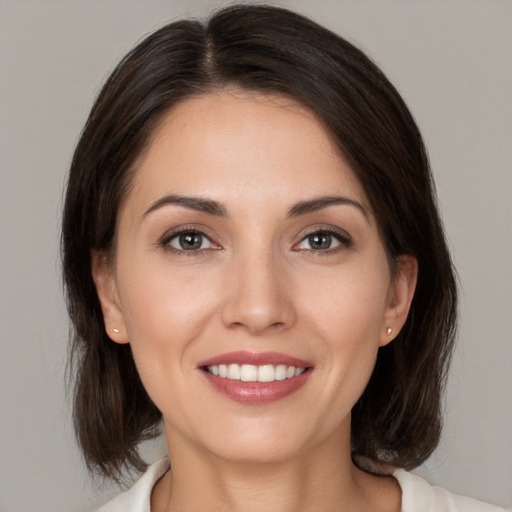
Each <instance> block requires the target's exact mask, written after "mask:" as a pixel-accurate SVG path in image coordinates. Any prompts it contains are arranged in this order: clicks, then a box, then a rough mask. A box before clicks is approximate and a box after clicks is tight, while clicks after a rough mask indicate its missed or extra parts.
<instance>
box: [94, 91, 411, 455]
mask: <svg viewBox="0 0 512 512" xmlns="http://www.w3.org/2000/svg"><path fill="white" fill-rule="evenodd" d="M102 261H103V260H102V259H101V257H99V256H98V255H96V258H95V263H94V278H95V281H96V285H97V288H98V292H99V295H100V299H101V302H102V306H103V310H104V314H105V323H106V328H107V331H108V332H109V335H110V336H111V337H112V339H113V340H114V341H115V342H118V343H126V342H129V343H130V345H131V347H132V350H133V356H134V358H135V362H136V365H137V368H138V371H139V373H140V377H141V379H142V382H143V384H144V386H145V388H146V390H147V392H148V393H149V395H150V397H151V399H152V400H153V401H154V403H155V404H156V405H157V407H158V408H159V409H160V410H161V411H162V413H163V416H164V419H165V428H166V433H167V437H168V442H169V445H170V447H171V448H172V446H173V445H174V444H175V445H178V444H180V445H181V446H183V445H187V446H189V447H192V448H194V449H197V450H199V452H204V453H209V454H214V455H217V456H220V457H223V458H228V459H233V460H239V461H248V460H251V461H270V460H284V459H286V458H287V457H291V456H293V455H294V454H297V453H306V452H307V451H308V450H310V449H313V448H314V447H315V446H318V445H319V443H329V440H336V443H338V444H339V440H340V438H344V439H346V440H349V431H350V410H351V408H352V406H353V405H354V403H355V402H356V401H357V399H358V398H359V396H360V395H361V393H362V392H363V390H364V388H365V386H366V384H367V382H368V379H369V377H370V375H371V373H372V370H373V366H374V362H375V358H376V355H377V351H378V348H379V346H382V345H384V344H386V343H388V342H389V341H390V340H391V339H392V338H393V337H394V335H396V333H397V332H398V330H399V329H400V328H401V326H402V324H403V322H404V321H405V317H406V314H407V309H408V306H409V302H410V299H411V295H412V291H413V288H414V275H415V264H414V261H413V260H412V259H411V258H404V260H403V262H402V263H403V265H402V269H406V270H402V271H399V272H398V276H397V278H396V279H392V278H391V275H390V271H389V266H388V261H387V258H386V254H385V251H384V248H383V244H382V241H381V239H380V237H379V234H378V229H377V225H376V221H375V218H374V217H373V214H372V210H371V205H369V204H368V201H367V199H366V197H365V195H364V193H363V191H362V189H361V187H360V186H359V184H358V182H357V181H356V179H355V177H354V174H353V172H352V171H351V169H350V168H349V167H348V165H347V164H346V162H345V161H344V160H343V159H342V158H341V157H340V156H339V154H338V153H337V152H336V150H335V148H334V146H333V144H332V142H331V140H330V138H329V136H328V135H327V133H326V131H325V130H324V129H323V127H322V125H321V124H320V123H319V121H318V120H317V119H316V118H315V116H314V115H312V114H311V113H310V112H309V111H307V110H305V109H304V108H301V107H299V106H297V105H296V104H294V103H293V102H291V101H290V100H286V99H283V98H278V97H270V96H263V95H256V94H249V93H245V94H243V93H240V92H238V93H234V92H232V93H229V92H219V93H215V94H213V93H212V94H208V95H203V96H200V97H198V98H194V99H189V100H187V101H184V102H182V103H181V104H179V105H178V106H177V107H176V108H174V109H173V110H172V111H171V112H169V113H168V114H167V115H166V116H165V118H164V119H163V120H162V122H161V123H160V124H159V126H158V128H157V129H156V131H155V133H154V135H153V137H152V140H151V142H150V144H149V146H148V148H147V151H146V152H145V153H144V154H143V155H142V157H141V158H140V160H139V162H138V164H137V170H136V174H135V178H134V182H133V186H132V188H131V189H130V191H129V193H128V195H127V197H126V199H125V201H124V203H123V205H122V208H121V211H120V212H119V221H118V236H117V251H116V260H115V263H114V265H113V268H107V267H106V266H105V265H103V264H102ZM388 327H390V328H391V329H393V334H392V335H391V336H388V334H387V329H388ZM112 329H117V330H118V331H119V332H113V331H112ZM226 374H227V376H225V375H226ZM347 443H348V441H347ZM347 443H345V444H347ZM205 450H206V451H205Z"/></svg>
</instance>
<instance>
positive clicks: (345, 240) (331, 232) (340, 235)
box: [293, 228, 352, 256]
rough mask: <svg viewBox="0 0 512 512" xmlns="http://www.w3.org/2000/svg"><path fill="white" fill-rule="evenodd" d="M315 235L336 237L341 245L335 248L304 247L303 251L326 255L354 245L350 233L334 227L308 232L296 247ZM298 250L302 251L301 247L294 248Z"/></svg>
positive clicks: (315, 254) (313, 254)
mask: <svg viewBox="0 0 512 512" xmlns="http://www.w3.org/2000/svg"><path fill="white" fill-rule="evenodd" d="M313 235H328V236H330V237H332V238H334V239H335V240H336V241H337V242H339V245H338V246H336V247H333V248H329V249H318V250H315V249H303V251H307V252H308V253H309V254H311V255H312V256H325V255H328V254H333V253H337V252H340V251H342V250H344V249H348V248H350V247H351V246H352V240H351V239H350V237H349V235H348V233H346V232H340V231H338V230H337V229H334V228H315V229H312V230H311V231H309V232H308V233H306V234H305V235H304V236H303V237H302V238H301V240H300V242H299V243H298V244H295V246H294V247H296V246H297V245H300V244H302V243H304V241H305V240H307V239H308V238H309V237H311V236H313ZM293 250H296V251H297V252H298V251H300V249H293Z"/></svg>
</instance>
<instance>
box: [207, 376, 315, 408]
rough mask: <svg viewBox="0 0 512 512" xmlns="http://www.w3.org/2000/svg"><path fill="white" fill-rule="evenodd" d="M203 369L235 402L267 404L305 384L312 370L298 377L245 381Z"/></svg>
mask: <svg viewBox="0 0 512 512" xmlns="http://www.w3.org/2000/svg"><path fill="white" fill-rule="evenodd" d="M201 371H202V372H203V373H204V375H205V377H206V378H207V380H208V382H209V383H210V384H211V385H212V386H213V387H214V388H215V390H217V391H219V392H220V393H222V394H224V395H226V396H227V397H229V398H231V400H234V401H235V402H240V403H244V404H265V403H269V402H276V401H277V400H281V399H283V398H285V397H287V396H288V395H291V394H292V393H295V391H298V390H299V389H300V388H301V387H302V386H304V384H306V381H307V380H308V378H309V375H310V373H311V370H307V371H305V372H304V373H302V374H301V375H299V376H298V377H293V378H291V379H284V380H275V381H273V382H244V381H242V380H233V379H228V378H222V377H216V376H215V375H212V374H211V373H208V372H207V371H205V370H201Z"/></svg>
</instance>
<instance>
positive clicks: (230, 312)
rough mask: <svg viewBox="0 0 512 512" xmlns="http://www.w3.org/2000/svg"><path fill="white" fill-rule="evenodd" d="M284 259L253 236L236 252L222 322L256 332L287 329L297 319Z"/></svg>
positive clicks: (270, 246)
mask: <svg viewBox="0 0 512 512" xmlns="http://www.w3.org/2000/svg"><path fill="white" fill-rule="evenodd" d="M288 291H289V290H288V289H287V287H286V272H285V262H284V261H283V258H282V257H281V256H280V254H279V251H278V250H276V249H275V247H273V246H272V244H270V243H268V242H267V243H265V242H264V241H262V240H261V239H259V240H257V239H253V240H252V243H250V244H248V245H246V246H243V247H239V249H238V250H237V251H235V253H234V255H233V260H232V265H231V269H230V272H229V284H228V288H227V294H226V301H225V304H224V310H223V321H224V323H225V324H226V325H228V326H230V327H245V328H246V329H247V330H248V331H250V332H251V333H253V334H257V333H261V332H263V331H265V330H266V329H268V328H277V327H279V328H285V327H286V326H289V325H290V324H291V323H292V322H293V319H294V311H293V304H292V302H291V301H290V298H289V293H288Z"/></svg>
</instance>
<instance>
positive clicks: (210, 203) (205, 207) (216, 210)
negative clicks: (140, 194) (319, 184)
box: [143, 194, 368, 220]
mask: <svg viewBox="0 0 512 512" xmlns="http://www.w3.org/2000/svg"><path fill="white" fill-rule="evenodd" d="M340 204H341V205H348V206H353V207H354V208H357V209H358V210H359V211H360V212H361V213H362V214H363V216H364V217H365V219H367V220H368V212H367V210H366V208H365V207H364V206H363V205H362V204H361V203H359V202H357V201H355V200H353V199H349V198H348V197H343V196H323V197H317V198H314V199H310V200H308V201H300V202H298V203H296V204H294V205H293V206H292V207H291V208H290V209H289V210H288V212H287V216H288V217H299V216H300V215H306V214H307V213H312V212H316V211H318V210H322V209H323V208H327V207H328V206H332V205H340ZM167 205H178V206H184V207H185V208H190V209H192V210H197V211H199V212H202V213H206V214H208V215H213V216H215V217H227V216H228V212H227V210H226V208H225V207H224V206H223V205H222V204H220V203H219V202H217V201H214V200H212V199H205V198H202V197H193V196H181V195H176V194H171V195H167V196H164V197H161V198H160V199H158V200H157V201H155V202H154V203H153V204H152V205H151V206H150V207H149V208H148V209H147V210H146V211H145V212H144V215H143V217H145V216H146V215H148V214H149V213H151V212H153V211H155V210H158V209H159V208H162V207H164V206H167Z"/></svg>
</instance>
